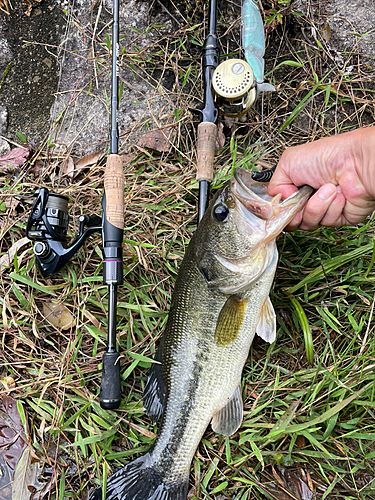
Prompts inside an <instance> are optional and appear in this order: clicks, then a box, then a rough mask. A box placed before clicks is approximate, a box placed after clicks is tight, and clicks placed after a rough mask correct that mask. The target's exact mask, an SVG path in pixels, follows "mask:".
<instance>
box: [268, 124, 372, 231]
mask: <svg viewBox="0 0 375 500" xmlns="http://www.w3.org/2000/svg"><path fill="white" fill-rule="evenodd" d="M374 152H375V127H369V128H365V129H358V130H355V131H353V132H348V133H345V134H341V135H336V136H332V137H327V138H324V139H320V140H318V141H315V142H310V143H307V144H303V145H302V146H296V147H292V148H289V149H287V150H286V151H285V152H284V153H283V155H282V156H281V159H280V161H279V164H278V166H277V168H276V170H275V173H274V174H273V176H272V179H271V181H270V183H269V186H268V194H270V195H271V196H275V195H276V194H278V193H281V194H282V196H283V198H287V197H288V196H290V195H291V194H293V193H294V192H295V191H297V189H298V187H300V186H303V185H305V184H307V185H309V186H311V187H313V188H314V189H316V190H317V191H316V192H315V193H314V194H313V196H312V197H311V198H310V200H309V201H308V202H307V204H306V206H305V209H304V211H303V212H300V213H299V214H298V215H296V217H295V218H294V219H293V220H292V221H291V223H290V224H289V225H288V227H287V228H286V229H287V230H289V231H293V230H294V229H297V228H300V229H304V230H306V231H308V230H312V229H316V228H317V227H319V226H321V225H322V226H333V227H338V226H345V225H356V224H358V223H359V222H361V221H362V220H363V219H364V218H365V217H366V216H367V215H369V214H371V213H372V212H373V211H374V210H375V154H374Z"/></svg>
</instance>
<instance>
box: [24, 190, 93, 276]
mask: <svg viewBox="0 0 375 500" xmlns="http://www.w3.org/2000/svg"><path fill="white" fill-rule="evenodd" d="M34 197H35V200H34V204H33V207H32V209H31V213H30V216H29V220H28V221H27V227H26V236H27V237H28V238H30V240H32V241H34V254H35V261H36V264H37V267H38V269H39V271H40V272H41V274H42V276H44V277H45V278H46V277H48V276H50V275H51V274H54V273H57V272H59V271H60V270H61V268H62V267H63V266H64V265H65V264H66V263H67V262H68V261H69V259H71V258H72V257H73V255H74V254H75V253H76V252H77V251H78V250H79V249H80V248H81V246H82V245H83V243H84V242H85V240H86V238H87V237H88V236H90V234H92V233H94V232H100V231H101V230H102V222H101V218H100V217H98V216H96V215H95V216H92V217H89V216H88V215H81V216H80V217H79V228H78V233H77V236H76V237H75V239H74V240H73V242H72V243H71V244H70V245H69V246H68V245H67V234H68V226H69V214H68V201H69V200H68V198H67V197H66V196H63V195H61V194H57V193H54V192H50V191H48V189H46V188H41V189H40V190H39V191H37V192H36V193H35V195H34ZM85 228H86V229H85Z"/></svg>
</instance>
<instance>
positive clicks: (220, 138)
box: [215, 122, 225, 149]
mask: <svg viewBox="0 0 375 500" xmlns="http://www.w3.org/2000/svg"><path fill="white" fill-rule="evenodd" d="M224 144H225V135H224V125H223V123H222V122H220V123H219V125H218V127H217V136H216V145H215V148H216V149H221V148H222V147H224Z"/></svg>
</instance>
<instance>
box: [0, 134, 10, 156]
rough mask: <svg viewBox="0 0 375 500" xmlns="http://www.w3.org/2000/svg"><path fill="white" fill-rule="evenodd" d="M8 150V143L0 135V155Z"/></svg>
mask: <svg viewBox="0 0 375 500" xmlns="http://www.w3.org/2000/svg"><path fill="white" fill-rule="evenodd" d="M9 150H10V146H9V143H8V142H7V141H5V140H4V139H2V138H1V137H0V156H2V155H4V154H5V153H7V152H8V151H9Z"/></svg>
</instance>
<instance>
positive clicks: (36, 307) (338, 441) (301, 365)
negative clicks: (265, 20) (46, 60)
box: [0, 2, 375, 500]
mask: <svg viewBox="0 0 375 500" xmlns="http://www.w3.org/2000/svg"><path fill="white" fill-rule="evenodd" d="M186 8H187V11H186V12H184V13H183V15H184V16H185V18H186V19H188V24H184V23H183V22H182V18H181V17H178V16H177V14H176V13H175V12H174V14H176V15H175V17H176V16H177V17H178V20H179V22H181V25H180V26H177V27H176V31H175V32H174V33H173V34H163V33H164V32H163V30H161V28H160V27H157V29H159V30H160V39H159V40H157V41H154V43H153V44H151V45H150V46H149V47H148V48H147V50H140V49H137V47H133V48H134V50H133V51H131V52H129V50H128V51H125V52H123V55H122V58H121V65H122V67H129V68H133V71H134V72H135V73H137V75H138V76H137V78H138V79H148V81H149V82H150V83H151V84H152V85H154V87H155V89H158V92H159V94H160V95H161V96H162V98H164V99H165V101H166V102H168V103H169V104H171V103H172V105H173V109H174V110H177V112H174V111H171V112H170V116H169V118H168V120H169V123H171V124H174V125H173V126H174V132H175V135H174V142H173V146H172V147H171V150H170V151H169V152H167V153H158V152H156V151H152V150H144V149H141V148H139V147H134V148H133V151H132V153H131V156H128V157H127V159H128V161H127V165H126V167H125V185H126V188H125V207H126V212H125V232H124V265H125V272H124V278H125V280H124V286H123V287H121V289H120V291H119V304H118V340H119V344H120V351H121V354H122V359H121V367H122V369H121V373H122V395H123V400H122V403H121V407H120V410H119V411H117V412H111V411H104V410H102V409H101V408H100V406H99V403H98V393H99V385H100V370H101V356H102V354H103V352H104V349H105V339H106V330H107V308H108V304H107V289H106V287H105V286H104V285H103V284H102V282H101V269H102V264H101V252H100V245H101V241H100V237H99V236H96V237H95V236H94V237H91V239H90V240H89V241H88V242H87V244H86V245H85V247H84V248H83V249H82V250H81V251H80V252H79V254H78V255H77V256H75V258H74V259H73V260H72V261H71V262H70V263H69V264H68V265H67V266H66V267H65V268H64V270H63V272H62V273H61V274H59V275H57V276H55V277H53V278H49V279H47V280H44V279H42V278H41V277H40V276H39V275H38V273H37V272H36V269H35V265H34V258H33V256H32V252H31V250H30V247H26V248H27V250H26V251H25V248H22V249H21V250H20V252H19V254H18V255H17V256H16V258H15V261H14V266H13V268H11V269H9V270H6V271H3V272H2V274H1V286H2V293H1V294H0V307H1V313H2V314H1V321H2V335H1V342H2V346H1V348H2V351H3V353H2V358H3V368H2V373H0V376H1V377H2V376H4V375H8V376H11V377H12V378H13V379H14V381H15V384H16V387H15V389H14V390H12V392H11V395H12V396H13V397H14V398H15V399H17V400H19V401H22V402H23V403H24V405H23V407H24V409H25V411H26V412H27V415H26V417H25V418H28V421H29V426H30V436H31V441H32V443H33V446H34V448H35V449H36V450H37V452H38V453H39V455H40V457H41V460H42V462H43V463H44V470H45V472H44V473H45V477H46V479H51V470H52V469H51V467H53V468H54V470H55V476H54V477H53V480H52V486H51V496H50V498H52V499H57V498H59V499H62V498H84V496H83V495H84V492H86V491H87V490H88V488H89V487H92V485H93V484H101V482H102V481H103V480H105V479H104V478H106V477H109V475H110V474H112V473H113V472H115V471H116V470H117V468H118V467H119V466H122V465H123V464H125V463H127V461H129V460H131V459H133V458H134V457H136V456H138V455H139V454H140V453H142V452H144V451H145V450H147V449H148V447H149V446H150V445H151V444H152V442H153V439H154V436H155V433H156V432H157V426H156V425H154V424H153V423H151V422H150V420H149V419H148V418H147V417H146V416H145V415H144V411H143V404H142V393H143V388H144V384H145V382H146V379H147V374H148V370H149V368H150V365H151V363H150V359H151V358H152V357H153V355H154V353H155V349H156V345H157V342H158V338H159V337H160V335H161V333H162V331H163V326H164V324H165V321H166V318H167V312H168V307H169V304H170V298H171V293H172V289H173V284H174V280H175V277H176V275H177V271H178V267H179V264H180V262H181V260H182V258H183V255H184V252H185V249H186V246H187V244H188V241H189V239H190V237H191V235H192V233H193V232H194V229H195V216H196V197H197V185H196V182H195V179H194V164H195V153H194V144H195V138H196V136H195V129H194V126H193V120H192V117H191V115H190V113H189V111H188V108H189V107H192V106H195V105H198V104H199V103H200V102H201V101H202V85H201V79H200V76H201V75H200V56H199V50H200V45H201V44H202V43H203V40H204V31H203V25H204V21H203V18H202V12H201V7H199V6H195V3H188V4H187V7H186ZM220 14H221V15H220V23H219V33H220V43H221V45H222V53H223V54H225V53H226V52H227V51H230V52H231V53H232V52H233V53H235V54H238V53H239V52H238V40H239V17H238V15H239V11H238V8H237V7H236V5H235V4H234V3H232V2H226V3H225V5H224V3H223V4H220ZM311 23H312V20H310V19H308V18H306V17H304V16H298V17H297V16H294V15H293V14H292V13H289V14H288V13H287V14H285V12H284V11H283V24H282V25H278V26H277V27H276V28H275V29H273V30H269V31H268V32H267V37H268V40H269V48H268V50H267V68H266V69H267V75H268V76H267V78H268V80H269V81H271V82H272V83H273V84H277V86H278V92H277V94H275V95H272V96H266V97H265V100H264V104H263V114H264V120H263V123H261V120H260V119H259V110H260V104H259V106H258V108H257V111H256V112H254V113H253V114H251V115H250V117H249V118H248V121H247V123H246V125H245V126H244V127H241V128H240V129H237V130H235V131H234V134H233V135H232V137H230V133H229V134H227V135H228V137H227V139H226V142H225V145H224V147H223V148H222V149H221V150H220V151H218V153H217V162H216V170H215V179H214V183H213V185H214V187H218V186H220V185H221V184H222V183H223V182H224V181H225V180H226V179H228V178H229V177H230V175H231V171H232V168H233V166H235V165H237V166H251V165H253V164H254V163H256V161H257V160H258V159H259V158H261V159H262V160H264V161H266V162H268V163H270V164H271V165H273V164H274V163H275V162H276V161H277V159H278V157H279V156H280V154H281V153H282V151H283V150H284V149H285V147H287V146H290V145H293V144H296V143H301V142H304V141H306V140H313V139H316V138H318V137H321V136H325V135H327V134H329V133H337V132H340V131H345V130H347V129H350V128H353V127H357V126H361V125H365V124H367V123H368V122H369V117H370V118H371V115H370V113H369V112H368V109H369V108H368V106H369V104H367V103H370V102H371V101H372V98H373V89H371V88H370V87H371V82H370V81H369V77H368V75H367V74H366V71H365V69H364V68H363V66H355V68H356V69H355V71H354V72H353V74H351V75H348V76H345V77H343V76H342V73H340V72H339V71H338V68H337V67H336V66H335V63H334V62H333V61H332V59H331V58H329V57H328V48H327V46H326V44H325V42H324V40H318V42H316V43H315V42H314V43H307V42H305V41H303V40H301V38H300V37H299V35H300V31H299V29H298V26H300V27H302V28H307V27H309V26H310V24H311ZM292 25H293V26H294V29H293V30H291V29H290V28H291V26H292ZM296 26H297V27H296ZM150 29H151V25H150ZM152 29H156V28H152ZM292 32H293V33H294V32H297V35H296V38H293V36H292V35H291V33H292ZM141 35H142V34H141ZM145 35H146V34H145ZM137 36H139V34H138V33H135V35H134V37H137ZM176 36H177V38H176ZM281 39H282V40H283V41H284V44H283V45H282V48H281V50H280V51H276V49H275V47H279V45H280V40H281ZM100 41H101V43H102V48H103V47H105V45H106V37H105V33H101V40H100ZM126 43H127V44H128V48H129V43H131V42H129V39H126ZM236 43H237V45H236ZM227 49H228V50H227ZM128 52H129V53H128ZM96 53H97V54H99V53H100V51H99V50H97V51H96ZM346 57H347V58H348V59H350V58H352V59H353V60H354V59H356V55H355V54H353V55H350V54H347V55H346ZM98 58H99V56H98ZM98 68H100V69H101V70H103V71H104V70H108V59H107V58H106V57H102V58H100V60H98ZM103 68H104V69H103ZM163 74H169V75H173V78H174V79H175V81H176V82H178V85H174V87H173V88H172V90H170V89H167V88H165V86H164V83H165V82H164V80H163V78H162V76H161V75H163ZM318 74H319V76H317V75H318ZM133 83H134V85H135V84H136V82H133ZM353 96H354V102H353V101H352V100H351V98H352V97H353ZM177 120H178V121H177ZM139 127H140V129H142V130H144V131H146V130H147V129H152V128H153V127H154V124H153V123H141V124H140V125H139ZM262 130H263V133H262ZM120 132H121V131H120ZM280 133H282V135H280ZM40 154H42V153H41V152H40ZM63 160H64V158H57V159H53V160H52V161H51V163H49V164H47V167H48V168H47V169H46V170H45V172H44V173H43V177H40V176H39V175H40V174H39V175H36V176H33V175H34V174H33V172H34V170H33V164H34V163H33V162H34V161H35V158H34V159H33V160H32V162H31V164H30V167H29V170H26V171H24V172H23V173H22V176H21V178H20V177H17V176H15V177H12V176H11V174H9V176H8V177H7V178H6V177H4V178H3V179H2V180H1V187H0V189H1V191H0V195H1V200H2V201H4V203H5V202H7V200H8V201H9V200H10V199H11V198H12V197H13V196H14V195H15V194H17V195H18V194H20V193H21V192H22V193H24V192H25V191H27V193H29V194H30V193H32V192H33V190H34V189H35V187H36V186H37V185H39V183H40V182H41V183H42V184H43V185H46V186H47V187H52V186H56V184H58V185H59V190H60V192H63V193H64V194H66V195H67V196H69V198H70V200H71V204H70V208H71V212H70V215H71V217H72V221H73V222H72V223H71V232H72V234H74V233H75V227H76V221H77V217H78V216H79V215H80V214H81V213H82V212H85V213H97V214H99V212H100V198H101V193H102V187H103V172H104V163H102V164H100V165H99V166H96V167H94V168H92V170H90V171H87V172H84V173H83V174H82V175H81V176H80V177H78V179H77V182H73V183H72V181H71V179H69V178H68V177H67V176H64V175H60V177H58V179H57V181H56V175H57V174H56V172H58V170H57V168H58V167H59V165H61V163H62V161H63ZM51 176H52V177H51ZM53 176H55V180H53ZM20 179H21V180H20ZM28 210H29V205H27V204H26V202H24V201H21V202H20V205H19V207H18V208H15V209H8V210H7V212H2V214H1V226H0V232H1V237H2V240H1V252H2V253H5V252H6V250H7V249H8V248H10V247H11V245H12V243H13V242H14V241H16V240H18V239H20V238H21V237H22V236H23V235H24V231H25V226H26V222H27V215H28ZM374 237H375V233H374V230H373V224H372V220H369V221H365V222H364V223H363V224H361V225H359V226H358V227H355V228H343V229H326V228H321V229H319V230H317V231H315V232H313V233H304V232H299V231H298V232H295V233H293V234H285V235H282V236H281V238H280V239H279V242H278V247H279V251H280V263H279V267H278V271H277V275H276V279H275V284H274V287H273V290H272V301H273V304H274V306H275V310H276V314H277V320H278V333H277V341H276V342H275V343H274V344H272V345H268V344H265V343H264V342H263V341H261V340H260V339H256V340H255V341H254V343H253V346H252V348H251V352H250V356H249V359H248V362H247V364H246V366H245V370H244V375H243V384H242V393H243V398H244V404H245V418H244V422H243V425H242V427H241V428H240V430H239V431H238V432H237V433H236V434H235V435H234V436H231V437H230V438H223V437H222V436H218V435H216V434H215V433H214V432H212V431H211V429H210V428H209V429H208V430H207V431H206V433H205V436H204V438H203V440H202V442H201V444H200V446H199V448H198V450H197V453H196V456H195V458H194V460H193V463H192V472H191V478H190V479H191V483H190V495H191V498H198V499H209V498H212V499H213V498H217V499H227V498H234V499H236V500H246V499H247V500H253V499H258V498H259V499H264V498H267V499H269V498H271V499H272V498H286V497H281V496H280V495H281V490H280V488H279V487H278V485H280V481H281V482H282V483H283V484H284V485H286V486H285V487H287V485H288V484H289V483H288V481H289V479H288V473H287V472H285V470H287V471H292V472H293V473H294V474H296V475H297V477H298V478H299V480H300V481H302V478H304V482H305V484H310V485H311V486H312V487H313V489H314V491H315V493H316V498H321V499H325V498H329V499H336V498H337V499H339V498H345V499H361V500H362V499H363V500H365V499H369V498H375V494H374V491H375V483H374V475H373V470H374V466H375V442H374V441H375V378H374V368H375V341H374V330H373V326H372V325H373V304H374V282H375V272H374V269H373V265H374V256H375V247H374ZM51 299H56V300H58V301H59V302H61V303H63V304H64V305H65V306H66V307H67V308H68V309H69V311H70V312H71V314H72V315H73V316H74V318H75V326H74V327H73V328H71V329H70V330H67V331H57V330H56V329H54V328H53V327H52V326H51V325H50V324H49V323H48V321H47V320H46V319H45V318H44V317H43V314H42V308H43V302H44V301H47V300H51ZM0 392H1V393H5V392H6V391H5V390H4V389H2V388H1V389H0ZM286 467H287V468H288V469H285V468H286ZM297 482H298V481H297V479H294V482H293V481H292V482H291V486H290V491H292V492H293V491H294V492H296V491H297V486H296V484H297ZM291 498H293V497H291Z"/></svg>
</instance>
